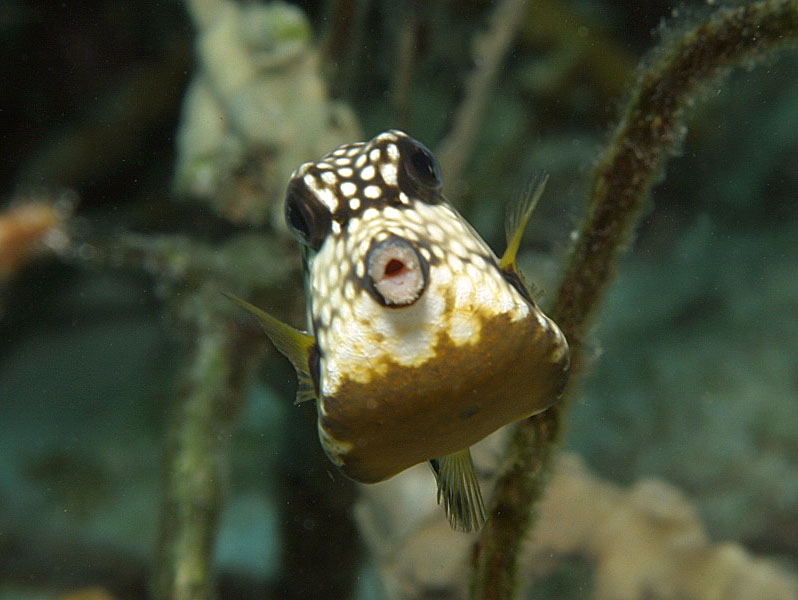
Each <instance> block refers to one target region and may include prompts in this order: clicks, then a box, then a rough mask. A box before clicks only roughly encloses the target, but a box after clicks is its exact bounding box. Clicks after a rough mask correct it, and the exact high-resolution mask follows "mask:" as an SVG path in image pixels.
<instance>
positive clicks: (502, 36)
mask: <svg viewBox="0 0 798 600" xmlns="http://www.w3.org/2000/svg"><path fill="white" fill-rule="evenodd" d="M525 8H526V0H502V2H500V3H498V4H497V5H496V8H495V9H494V10H493V13H492V14H491V24H490V28H489V29H488V31H486V32H484V33H483V34H481V35H479V36H478V37H477V38H476V39H475V40H474V70H473V71H472V72H471V74H470V75H469V77H468V81H467V82H466V92H465V98H464V99H463V102H462V103H461V104H460V106H459V107H458V108H457V112H456V113H455V116H454V121H453V124H452V129H451V131H450V132H449V133H448V135H447V136H446V138H445V139H444V140H443V141H441V144H440V146H439V147H438V149H437V152H436V154H437V156H438V160H439V161H440V164H441V169H442V170H443V176H444V179H445V180H447V181H448V182H449V188H450V189H451V188H452V186H453V185H454V186H455V187H456V186H457V185H458V184H459V183H460V178H461V176H462V173H463V169H464V168H465V166H466V163H467V162H468V159H469V158H470V157H471V153H472V151H473V149H474V143H475V142H476V138H477V134H478V133H479V128H480V126H481V125H482V120H483V117H484V115H485V109H486V107H487V105H488V100H489V98H490V93H491V90H492V89H493V86H494V85H495V83H496V78H497V77H498V72H499V67H500V66H501V64H502V61H503V60H504V57H505V55H506V54H507V51H508V49H509V48H510V44H511V43H512V41H513V39H514V38H515V34H516V32H517V31H518V26H519V25H520V24H521V22H522V21H523V19H524V12H525Z"/></svg>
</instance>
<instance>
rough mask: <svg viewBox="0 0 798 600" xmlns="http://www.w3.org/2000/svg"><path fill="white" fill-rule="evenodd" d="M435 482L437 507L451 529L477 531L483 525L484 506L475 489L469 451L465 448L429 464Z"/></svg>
mask: <svg viewBox="0 0 798 600" xmlns="http://www.w3.org/2000/svg"><path fill="white" fill-rule="evenodd" d="M429 464H430V466H431V467H432V471H433V472H434V473H435V479H436V480H437V482H438V504H441V499H443V510H444V511H445V512H446V516H447V517H448V519H449V524H450V525H451V526H452V529H458V530H460V531H471V530H477V529H479V528H480V527H482V526H483V525H484V524H485V518H486V517H485V503H484V502H483V501H482V491H481V490H480V488H479V481H478V480H477V474H476V472H475V471H474V462H473V461H472V460H471V451H470V450H469V449H468V448H466V449H464V450H460V451H459V452H454V453H452V454H447V455H445V456H441V457H440V458H433V459H432V460H430V461H429Z"/></svg>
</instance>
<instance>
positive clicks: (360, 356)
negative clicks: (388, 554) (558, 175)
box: [231, 130, 569, 531]
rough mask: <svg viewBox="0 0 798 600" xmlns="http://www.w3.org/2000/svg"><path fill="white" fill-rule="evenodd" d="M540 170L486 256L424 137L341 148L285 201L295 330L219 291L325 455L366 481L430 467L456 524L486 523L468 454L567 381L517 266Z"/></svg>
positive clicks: (559, 342) (555, 330)
mask: <svg viewBox="0 0 798 600" xmlns="http://www.w3.org/2000/svg"><path fill="white" fill-rule="evenodd" d="M546 179H547V176H546V175H545V174H544V173H542V172H541V173H538V174H537V175H536V176H535V177H533V178H532V180H531V182H530V184H529V186H528V188H527V190H526V192H525V193H524V194H523V195H522V196H521V197H520V199H519V201H518V202H517V203H516V204H515V205H514V206H513V207H511V209H510V210H508V214H507V218H506V222H505V229H506V234H507V250H506V251H505V253H504V255H503V256H502V258H501V259H498V258H497V257H496V255H495V254H494V253H493V252H492V251H491V249H490V248H489V247H488V245H487V244H486V243H485V242H484V241H483V240H482V238H481V237H480V236H479V234H477V233H476V231H475V230H474V229H473V228H472V227H471V225H469V224H468V222H466V220H465V219H463V217H462V216H460V214H459V213H458V212H457V211H456V210H455V209H454V207H453V206H452V205H451V204H450V203H449V202H448V201H447V200H446V198H444V196H443V194H442V193H441V185H442V178H441V172H440V167H439V166H438V163H437V161H436V160H435V158H434V157H433V156H432V153H431V152H430V151H429V150H428V149H427V148H426V147H425V146H424V145H423V144H421V143H420V142H418V141H416V140H414V139H413V138H411V137H409V136H408V135H406V134H404V133H402V132H401V131H397V130H390V131H386V132H384V133H381V134H380V135H378V136H377V137H375V138H374V139H372V140H371V141H369V142H358V143H354V144H347V145H344V146H341V147H339V148H337V149H336V150H334V151H333V152H331V153H330V154H328V155H326V156H325V157H323V158H322V159H321V160H319V161H318V162H313V163H305V164H303V165H301V166H300V167H299V168H297V169H296V170H295V171H294V173H293V174H292V176H291V180H290V182H289V184H288V190H287V194H286V200H285V215H286V220H287V223H288V226H289V228H290V229H291V231H292V232H293V234H294V236H295V237H296V238H297V240H298V241H299V242H300V244H301V247H302V255H303V262H304V270H305V290H306V300H307V315H308V329H309V333H308V332H304V331H300V330H298V329H295V328H293V327H291V326H289V325H286V324H285V323H283V322H281V321H279V320H277V319H275V318H274V317H272V316H271V315H269V314H268V313H265V312H264V311H262V310H260V309H258V308H256V307H255V306H253V305H251V304H249V303H248V302H245V301H244V300H241V299H239V298H235V297H232V296H231V298H233V300H235V301H236V302H238V303H239V304H241V305H242V306H243V307H244V308H246V309H247V310H249V311H251V312H252V313H253V314H254V315H255V316H256V317H257V318H258V320H259V321H260V323H261V325H262V326H263V329H264V330H265V331H266V334H267V335H268V336H269V338H270V339H271V341H272V342H273V343H274V345H275V346H276V348H277V349H278V350H279V351H280V352H281V353H282V354H284V355H285V356H286V357H288V359H289V360H290V361H291V363H292V364H293V366H294V368H295V369H296V371H297V375H298V380H299V385H298V390H297V402H302V401H304V400H310V399H315V400H316V406H317V409H318V431H319V438H320V440H321V443H322V446H323V447H324V450H325V452H326V454H327V456H328V457H329V458H330V460H331V461H332V462H333V463H335V464H336V465H337V466H338V467H339V468H340V469H341V471H343V472H344V473H345V474H346V475H347V476H348V477H350V478H352V479H354V480H355V481H360V482H364V483H375V482H378V481H383V480H385V479H388V478H389V477H392V476H393V475H396V474H397V473H399V472H401V471H403V470H405V469H407V468H408V467H411V466H413V465H415V464H417V463H420V462H424V461H428V462H429V464H430V466H431V467H432V470H433V472H434V474H435V478H436V480H437V484H438V503H439V504H440V503H441V502H442V503H443V507H444V509H445V511H446V514H447V516H448V518H449V522H450V523H451V525H452V527H454V528H456V529H460V530H464V531H471V530H472V529H478V528H479V527H481V526H482V524H483V523H484V522H485V518H486V517H485V514H486V513H485V506H484V503H483V500H482V494H481V491H480V487H479V483H478V481H477V477H476V473H475V472H474V465H473V462H472V460H471V453H470V450H469V447H470V446H471V445H472V444H474V443H476V442H478V441H479V440H481V439H482V438H484V437H485V436H487V435H488V434H490V433H492V432H494V431H496V430H497V429H499V428H500V427H502V426H504V425H507V424H508V423H512V422H514V421H517V420H519V419H522V418H525V417H528V416H530V415H533V414H535V413H538V412H540V411H543V410H545V409H546V408H548V407H549V406H551V405H552V404H553V403H554V402H556V401H557V399H558V398H559V397H560V395H561V394H562V391H563V388H564V387H565V382H566V380H567V377H568V366H569V355H568V344H567V342H566V340H565V337H564V336H563V334H562V332H561V331H560V329H559V327H557V325H556V324H555V323H554V322H553V321H552V320H551V319H549V318H548V317H547V316H546V315H545V314H543V312H542V311H541V310H540V309H539V308H538V307H537V305H536V304H535V302H534V300H533V298H532V296H531V294H530V293H529V290H528V288H527V286H526V284H525V282H524V278H523V276H522V275H521V272H520V270H519V269H518V266H517V265H516V254H517V252H518V247H519V245H520V242H521V236H522V234H523V232H524V228H525V227H526V224H527V222H528V221H529V217H530V215H531V214H532V211H533V209H534V207H535V204H536V203H537V201H538V199H539V198H540V196H541V194H542V192H543V187H544V186H545V183H546Z"/></svg>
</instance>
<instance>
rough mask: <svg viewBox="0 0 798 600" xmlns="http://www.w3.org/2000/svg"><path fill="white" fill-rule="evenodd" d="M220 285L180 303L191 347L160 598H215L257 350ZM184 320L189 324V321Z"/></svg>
mask: <svg viewBox="0 0 798 600" xmlns="http://www.w3.org/2000/svg"><path fill="white" fill-rule="evenodd" d="M211 294H213V295H214V296H216V295H218V294H216V293H215V290H213V291H210V292H208V293H205V294H202V293H200V292H195V293H194V294H192V295H191V297H190V299H189V300H187V301H186V303H185V304H184V306H183V307H182V309H183V311H184V312H186V313H187V316H188V319H186V321H190V323H189V324H188V325H187V326H188V327H189V328H190V329H191V330H193V335H191V342H190V343H191V344H192V347H191V348H190V351H189V358H188V362H187V365H186V368H185V372H184V374H183V377H182V380H181V382H180V386H179V391H178V394H177V403H176V408H175V414H173V415H172V420H171V422H170V425H169V431H168V438H167V439H168V442H167V443H168V447H167V452H166V471H165V482H164V488H165V489H164V500H163V505H162V507H161V524H160V539H159V543H158V556H157V563H156V565H155V570H156V572H155V596H156V598H158V599H159V600H208V599H211V598H214V597H215V590H214V578H213V568H212V564H213V550H214V542H215V539H216V532H217V526H218V522H219V514H220V511H221V507H222V497H223V479H224V476H225V474H226V471H227V462H228V459H227V452H226V448H225V440H226V439H227V438H228V437H229V436H228V435H227V432H228V430H229V428H230V426H231V423H232V421H233V420H234V418H235V415H236V414H237V412H238V411H237V408H238V407H239V406H240V398H241V394H242V393H243V392H242V388H243V385H244V382H245V381H246V380H247V374H248V372H249V365H251V364H252V361H251V360H249V359H251V358H252V353H251V352H249V356H247V354H248V350H247V349H248V347H250V346H251V344H247V343H246V340H243V339H240V338H241V336H240V335H239V334H238V333H237V332H236V331H235V330H234V329H232V328H231V327H230V326H229V325H228V324H227V322H226V319H225V318H224V316H222V315H221V314H219V311H215V310H213V307H214V306H216V305H217V304H218V302H219V300H218V299H215V298H214V297H213V296H211ZM184 324H185V323H184Z"/></svg>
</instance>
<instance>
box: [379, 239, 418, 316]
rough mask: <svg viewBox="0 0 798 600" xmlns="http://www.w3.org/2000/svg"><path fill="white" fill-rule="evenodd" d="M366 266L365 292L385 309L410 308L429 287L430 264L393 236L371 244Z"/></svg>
mask: <svg viewBox="0 0 798 600" xmlns="http://www.w3.org/2000/svg"><path fill="white" fill-rule="evenodd" d="M366 265H367V272H366V284H367V285H366V289H367V290H368V291H369V292H370V293H371V295H372V296H373V297H374V299H375V300H376V301H377V302H379V303H380V304H382V305H384V306H388V307H394V308H399V307H402V306H410V305H411V304H413V303H415V302H416V300H418V299H419V298H420V297H421V294H422V293H423V292H424V290H425V289H426V287H427V281H428V279H429V265H428V264H427V261H426V260H424V257H422V256H421V255H420V254H419V253H418V250H416V248H415V247H414V246H413V245H412V244H411V243H410V242H408V241H407V240H405V239H402V238H400V237H397V236H391V237H390V238H388V239H387V240H383V241H381V242H377V243H375V244H372V246H371V248H370V249H369V251H368V253H367V254H366Z"/></svg>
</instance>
